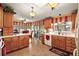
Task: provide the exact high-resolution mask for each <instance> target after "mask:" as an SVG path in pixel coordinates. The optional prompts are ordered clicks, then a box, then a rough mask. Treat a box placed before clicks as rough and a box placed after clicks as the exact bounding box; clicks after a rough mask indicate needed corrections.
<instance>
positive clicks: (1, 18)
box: [0, 7, 3, 28]
mask: <svg viewBox="0 0 79 59" xmlns="http://www.w3.org/2000/svg"><path fill="white" fill-rule="evenodd" d="M2 27H3V8H2V7H0V28H2Z"/></svg>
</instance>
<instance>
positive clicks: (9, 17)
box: [3, 13, 13, 27]
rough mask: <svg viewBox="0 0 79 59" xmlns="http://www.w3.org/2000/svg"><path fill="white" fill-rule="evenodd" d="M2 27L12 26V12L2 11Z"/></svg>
mask: <svg viewBox="0 0 79 59" xmlns="http://www.w3.org/2000/svg"><path fill="white" fill-rule="evenodd" d="M3 17H4V21H3V23H4V27H12V26H13V14H11V13H4V15H3Z"/></svg>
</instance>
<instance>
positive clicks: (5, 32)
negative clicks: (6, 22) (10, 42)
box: [3, 28, 13, 36]
mask: <svg viewBox="0 0 79 59" xmlns="http://www.w3.org/2000/svg"><path fill="white" fill-rule="evenodd" d="M12 32H13V28H3V35H4V36H6V35H11V33H12Z"/></svg>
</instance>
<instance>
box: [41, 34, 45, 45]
mask: <svg viewBox="0 0 79 59" xmlns="http://www.w3.org/2000/svg"><path fill="white" fill-rule="evenodd" d="M40 41H41V43H43V44H44V35H41V36H40Z"/></svg>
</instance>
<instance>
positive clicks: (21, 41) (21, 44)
mask: <svg viewBox="0 0 79 59" xmlns="http://www.w3.org/2000/svg"><path fill="white" fill-rule="evenodd" d="M23 41H24V36H20V37H19V48H23V47H24V45H23V43H24V42H23Z"/></svg>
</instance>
